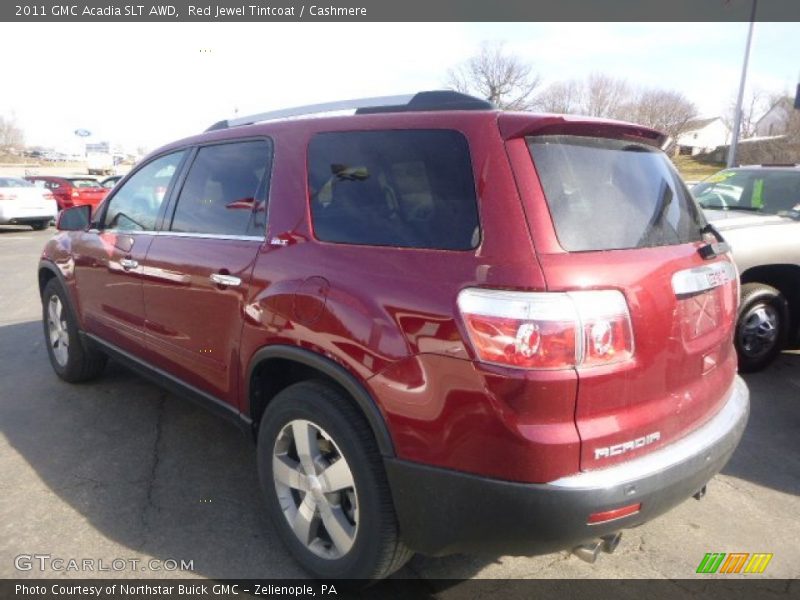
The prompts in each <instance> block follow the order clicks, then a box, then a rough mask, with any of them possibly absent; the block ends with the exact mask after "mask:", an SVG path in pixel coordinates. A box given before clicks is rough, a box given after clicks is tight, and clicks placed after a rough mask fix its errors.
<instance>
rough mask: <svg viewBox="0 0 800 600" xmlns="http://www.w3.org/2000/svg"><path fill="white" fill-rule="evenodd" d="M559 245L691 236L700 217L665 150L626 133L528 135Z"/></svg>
mask: <svg viewBox="0 0 800 600" xmlns="http://www.w3.org/2000/svg"><path fill="white" fill-rule="evenodd" d="M528 147H529V148H530V152H531V156H532V157H533V161H534V164H535V166H536V170H537V172H538V174H539V179H540V180H541V182H542V187H543V188H544V193H545V196H546V198H547V204H548V206H549V208H550V214H551V215H552V218H553V223H554V225H555V229H556V235H557V236H558V240H559V242H560V243H561V246H562V247H563V248H564V249H565V250H568V251H589V250H614V249H626V248H647V247H653V246H667V245H674V244H683V243H687V242H694V241H698V240H700V238H701V234H700V229H701V228H702V227H703V226H704V225H705V220H704V218H703V216H702V214H701V213H700V210H699V209H698V208H697V205H696V204H695V203H694V200H693V199H692V197H691V195H690V194H689V192H688V190H687V189H686V186H685V185H684V183H683V181H682V180H681V179H680V176H679V175H678V173H677V172H676V171H675V168H674V167H673V166H672V163H671V162H670V161H669V159H668V158H667V156H666V155H665V154H664V153H663V152H661V151H660V150H657V149H655V148H652V147H650V146H645V145H642V144H637V143H632V142H630V141H625V140H612V139H605V138H587V137H579V136H564V135H558V136H537V137H531V138H528Z"/></svg>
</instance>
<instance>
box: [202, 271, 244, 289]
mask: <svg viewBox="0 0 800 600" xmlns="http://www.w3.org/2000/svg"><path fill="white" fill-rule="evenodd" d="M208 278H209V279H210V280H211V281H213V282H214V283H216V284H217V285H223V286H225V287H236V286H239V285H242V280H241V279H240V278H239V277H236V276H235V275H224V274H222V273H212V274H211V275H210V276H209V277H208Z"/></svg>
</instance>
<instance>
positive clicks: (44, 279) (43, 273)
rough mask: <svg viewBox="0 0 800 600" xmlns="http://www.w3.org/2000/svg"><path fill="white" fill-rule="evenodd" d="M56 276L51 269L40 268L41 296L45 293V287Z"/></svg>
mask: <svg viewBox="0 0 800 600" xmlns="http://www.w3.org/2000/svg"><path fill="white" fill-rule="evenodd" d="M55 276H56V274H55V273H53V272H52V271H51V270H50V269H39V296H41V295H42V294H43V293H44V287H45V286H46V285H47V283H48V282H49V281H50V280H51V279H53V278H54V277H55Z"/></svg>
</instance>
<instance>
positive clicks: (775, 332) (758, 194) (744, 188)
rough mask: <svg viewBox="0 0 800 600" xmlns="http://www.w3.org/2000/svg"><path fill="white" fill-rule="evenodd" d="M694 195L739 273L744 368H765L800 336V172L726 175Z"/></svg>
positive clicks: (783, 168) (739, 346) (784, 168)
mask: <svg viewBox="0 0 800 600" xmlns="http://www.w3.org/2000/svg"><path fill="white" fill-rule="evenodd" d="M692 193H693V194H694V196H695V198H696V199H697V201H698V202H699V204H700V206H702V207H703V209H704V211H705V213H706V217H707V218H708V220H709V221H710V222H711V223H712V224H713V225H714V226H715V227H716V229H717V230H719V232H720V233H721V234H722V235H723V237H724V238H725V240H726V241H727V242H728V243H729V244H730V245H731V247H732V249H733V255H734V258H735V259H736V263H737V265H738V266H739V272H740V276H741V281H742V291H741V306H740V308H739V320H738V323H737V327H736V340H735V343H736V351H737V352H738V354H739V368H740V369H741V370H742V371H757V370H759V369H763V368H764V367H766V366H767V365H768V364H769V363H770V362H771V361H772V360H773V359H774V358H775V356H776V355H777V354H778V352H780V350H781V349H782V348H783V347H785V346H786V345H787V344H788V343H793V342H796V341H797V337H798V333H799V332H798V329H800V166H799V165H770V166H767V165H763V166H748V167H739V168H735V169H726V170H724V171H720V172H719V173H716V174H715V175H712V176H711V177H709V178H708V179H706V180H704V181H702V182H700V183H699V184H697V185H695V186H694V187H693V188H692Z"/></svg>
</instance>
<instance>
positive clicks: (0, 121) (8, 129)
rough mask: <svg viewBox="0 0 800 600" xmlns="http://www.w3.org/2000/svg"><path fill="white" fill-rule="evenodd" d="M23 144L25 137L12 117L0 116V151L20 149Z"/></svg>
mask: <svg viewBox="0 0 800 600" xmlns="http://www.w3.org/2000/svg"><path fill="white" fill-rule="evenodd" d="M24 143H25V135H24V134H23V132H22V129H21V128H20V127H19V125H17V119H16V118H15V117H14V115H11V116H10V117H3V116H0V150H9V149H11V148H21V147H22V145H23V144H24Z"/></svg>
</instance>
